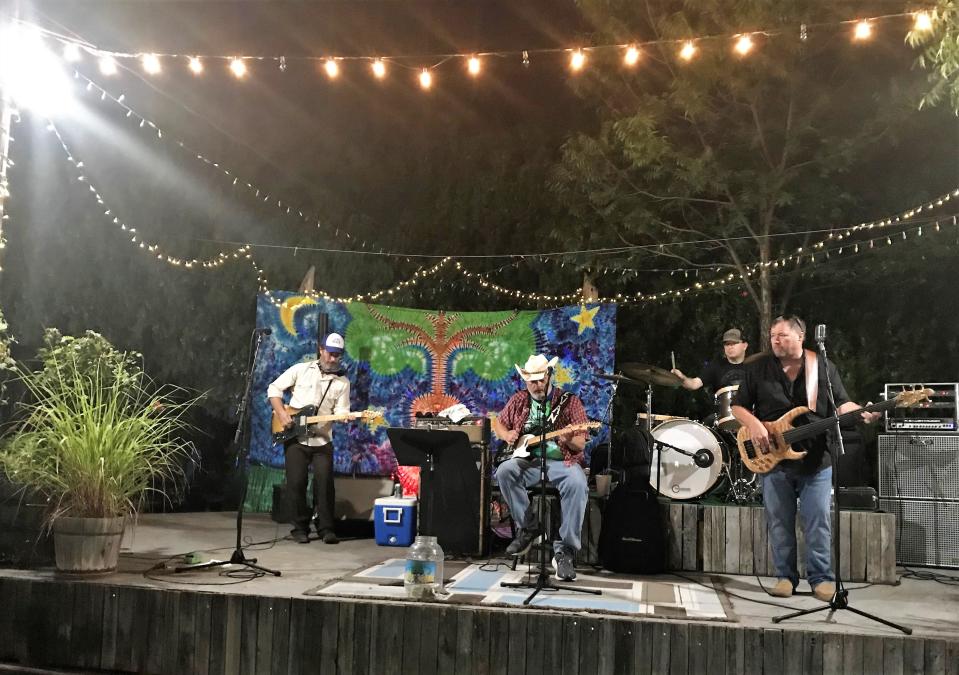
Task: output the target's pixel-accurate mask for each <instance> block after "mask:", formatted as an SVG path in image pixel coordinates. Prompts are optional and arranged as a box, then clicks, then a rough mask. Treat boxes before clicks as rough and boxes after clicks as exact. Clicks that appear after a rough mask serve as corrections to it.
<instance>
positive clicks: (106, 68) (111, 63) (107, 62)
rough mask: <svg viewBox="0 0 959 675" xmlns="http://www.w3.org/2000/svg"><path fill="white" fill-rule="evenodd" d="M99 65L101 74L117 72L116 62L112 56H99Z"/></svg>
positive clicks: (114, 73) (108, 74)
mask: <svg viewBox="0 0 959 675" xmlns="http://www.w3.org/2000/svg"><path fill="white" fill-rule="evenodd" d="M99 66H100V73H101V74H102V75H107V76H110V75H116V74H117V62H116V60H115V59H114V58H113V57H112V56H101V57H100V62H99Z"/></svg>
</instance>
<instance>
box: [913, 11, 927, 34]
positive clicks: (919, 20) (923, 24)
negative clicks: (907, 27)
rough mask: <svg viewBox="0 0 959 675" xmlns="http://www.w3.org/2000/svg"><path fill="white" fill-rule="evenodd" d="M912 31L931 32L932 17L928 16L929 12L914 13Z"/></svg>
mask: <svg viewBox="0 0 959 675" xmlns="http://www.w3.org/2000/svg"><path fill="white" fill-rule="evenodd" d="M912 29H913V30H915V31H929V30H932V17H931V16H930V15H929V12H916V20H915V23H914V24H913V25H912Z"/></svg>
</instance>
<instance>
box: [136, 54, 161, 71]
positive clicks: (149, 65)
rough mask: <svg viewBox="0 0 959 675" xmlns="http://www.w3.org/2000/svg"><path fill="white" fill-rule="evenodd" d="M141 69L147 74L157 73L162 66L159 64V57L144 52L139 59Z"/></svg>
mask: <svg viewBox="0 0 959 675" xmlns="http://www.w3.org/2000/svg"><path fill="white" fill-rule="evenodd" d="M141 63H142V64H143V70H144V71H145V72H146V73H147V75H158V74H159V73H160V71H161V70H162V69H163V67H162V66H161V65H160V57H158V56H157V55H156V54H144V55H143V59H141Z"/></svg>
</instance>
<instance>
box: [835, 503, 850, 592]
mask: <svg viewBox="0 0 959 675" xmlns="http://www.w3.org/2000/svg"><path fill="white" fill-rule="evenodd" d="M850 527H852V520H851V519H850V517H849V511H840V512H839V530H840V534H841V535H842V536H841V537H839V570H840V572H841V574H842V578H843V579H844V580H847V581H848V580H849V570H850V569H851V568H852V565H851V563H850V561H851V559H850V557H849V555H850V554H849V551H850V547H849V542H850V541H852V532H850V529H849V528H850ZM837 536H838V535H837Z"/></svg>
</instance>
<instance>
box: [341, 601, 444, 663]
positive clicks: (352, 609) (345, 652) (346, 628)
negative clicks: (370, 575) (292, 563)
mask: <svg viewBox="0 0 959 675" xmlns="http://www.w3.org/2000/svg"><path fill="white" fill-rule="evenodd" d="M417 609H421V608H419V607H417ZM355 615H356V603H355V602H350V601H343V602H337V603H336V619H335V620H336V661H335V662H333V663H332V664H331V665H333V666H334V668H333V669H331V670H333V671H335V672H336V673H337V674H338V675H349V674H350V673H352V672H353V624H354V617H355ZM328 616H329V615H328V614H326V613H324V614H323V618H324V620H325V619H326V618H327V617H328ZM417 619H418V621H416V623H417V624H420V625H418V626H417V628H418V629H419V630H421V631H422V633H423V638H424V640H423V641H424V642H425V641H428V640H429V638H430V637H432V636H431V635H430V634H429V633H427V632H426V631H425V630H423V626H422V621H423V617H422V616H418V617H417ZM412 656H413V661H414V662H416V668H417V669H419V663H418V656H416V655H415V654H414V655H412ZM323 663H329V662H327V661H324V662H323ZM427 672H429V671H427Z"/></svg>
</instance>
